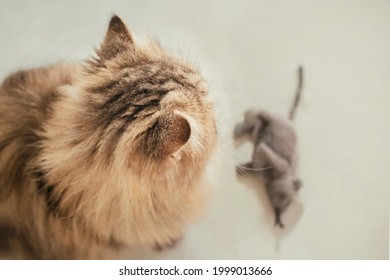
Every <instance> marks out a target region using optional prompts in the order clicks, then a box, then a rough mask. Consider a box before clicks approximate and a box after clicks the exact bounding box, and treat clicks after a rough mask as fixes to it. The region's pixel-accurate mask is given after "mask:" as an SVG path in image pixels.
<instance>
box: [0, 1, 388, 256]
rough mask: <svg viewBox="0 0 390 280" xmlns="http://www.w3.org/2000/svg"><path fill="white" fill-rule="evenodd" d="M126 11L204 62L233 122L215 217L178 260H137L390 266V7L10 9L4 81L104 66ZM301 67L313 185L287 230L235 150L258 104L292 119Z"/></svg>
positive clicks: (207, 4) (3, 36) (48, 5)
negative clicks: (238, 130) (83, 65)
mask: <svg viewBox="0 0 390 280" xmlns="http://www.w3.org/2000/svg"><path fill="white" fill-rule="evenodd" d="M114 12H115V13H117V14H118V15H120V16H121V17H122V18H123V19H124V20H125V21H126V22H127V23H128V25H129V27H130V28H131V30H133V31H134V32H135V33H136V34H137V35H138V36H139V37H146V36H150V37H152V38H159V40H160V41H161V43H162V44H163V45H164V46H166V47H167V48H169V49H170V50H173V51H178V52H179V53H181V54H182V55H184V56H186V57H187V58H188V59H189V60H190V61H193V62H194V63H195V64H197V65H198V66H199V68H200V69H201V71H202V72H203V73H204V74H205V76H206V78H207V79H208V81H209V82H210V84H211V93H212V94H216V95H218V96H219V103H221V105H224V106H222V107H221V108H222V110H221V111H222V115H221V116H220V117H219V120H221V121H222V122H223V123H225V126H224V129H222V132H223V133H222V134H223V135H222V136H221V139H220V140H221V144H222V146H223V149H222V150H223V153H222V154H219V159H222V163H221V165H220V166H219V170H220V171H221V172H219V173H215V174H213V178H214V181H215V185H216V187H217V189H216V192H215V197H214V200H213V203H212V204H211V205H210V209H209V210H208V212H207V214H206V215H205V217H204V218H203V219H202V220H201V221H200V222H199V223H198V224H196V225H193V226H190V227H189V228H188V231H187V234H186V236H185V238H184V240H183V241H182V243H181V244H180V245H179V246H178V247H176V248H175V249H172V250H168V251H165V252H162V253H155V252H152V251H148V250H147V251H145V250H141V249H139V250H135V251H127V252H124V253H123V257H124V258H152V259H154V258H157V259H160V258H161V259H165V258H166V259H387V258H388V257H389V252H388V248H389V236H388V231H389V226H388V224H389V204H390V186H389V181H390V180H389V173H390V148H389V142H390V16H389V15H390V1H386V0H384V1H373V0H371V1H369V0H367V1H358V0H356V1H309V0H308V1H304V0H298V1H255V0H253V1H250V0H245V1H223V0H213V1H210V0H208V1H206V0H197V1H129V0H126V1H124V0H120V1H96V0H93V1H92V0H88V1H86V0H84V1H76V0H72V1H61V2H60V1H49V0H46V1H28V0H25V1H18V0H14V1H5V0H0V77H1V78H3V77H5V75H7V74H8V73H10V72H12V71H14V70H17V69H19V68H26V67H33V66H38V65H42V64H47V63H52V62H57V61H60V60H65V61H77V60H79V59H84V58H86V57H88V56H90V55H92V54H93V47H97V46H98V44H99V43H100V41H101V39H102V37H103V35H104V32H105V29H106V27H107V23H108V20H109V18H110V16H111V14H113V13H114ZM299 64H302V65H304V68H305V75H306V77H305V78H306V84H305V90H304V93H303V100H302V103H301V106H300V108H299V110H298V113H297V118H296V121H295V124H296V127H297V131H298V134H299V141H300V142H299V149H300V153H301V156H300V171H299V173H300V175H301V177H302V180H303V182H304V185H303V188H302V189H301V191H300V195H299V201H298V202H297V203H296V204H295V205H293V206H292V207H291V209H290V210H289V212H288V213H286V215H285V216H284V217H283V219H284V221H285V223H286V225H287V228H286V229H285V230H284V231H279V230H275V229H274V227H273V217H272V213H271V212H270V209H269V205H268V204H267V203H268V202H267V200H265V199H264V193H262V191H261V188H260V187H259V186H255V188H250V187H248V186H247V184H245V183H244V182H241V181H239V180H238V179H237V178H236V176H235V164H237V163H241V162H246V161H247V160H249V157H250V154H251V148H252V147H251V146H250V145H244V146H242V147H241V148H240V149H236V148H234V147H233V145H232V144H231V132H232V129H233V127H234V124H235V123H236V122H238V121H240V120H241V118H242V114H243V112H244V111H245V110H247V109H248V108H250V107H256V108H263V109H267V110H270V111H273V112H276V113H279V114H281V115H287V111H288V108H289V106H290V103H291V99H292V97H293V93H294V91H295V86H296V69H297V66H298V65H299ZM252 185H253V184H252ZM255 185H256V184H255Z"/></svg>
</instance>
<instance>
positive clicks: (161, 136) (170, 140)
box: [144, 114, 191, 159]
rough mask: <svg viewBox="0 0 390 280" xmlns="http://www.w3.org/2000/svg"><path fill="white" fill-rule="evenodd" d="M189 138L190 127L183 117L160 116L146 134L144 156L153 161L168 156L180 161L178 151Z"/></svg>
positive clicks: (173, 115) (172, 115) (175, 115)
mask: <svg viewBox="0 0 390 280" xmlns="http://www.w3.org/2000/svg"><path fill="white" fill-rule="evenodd" d="M190 136H191V126H190V124H189V123H188V121H187V120H186V119H185V118H184V117H182V116H179V115H177V114H170V115H163V116H160V117H159V118H158V119H157V121H156V122H155V123H154V125H153V126H152V127H151V128H149V130H148V132H147V135H146V137H147V138H146V141H145V142H144V145H145V151H146V154H147V155H149V156H151V157H152V158H155V159H164V158H166V157H168V156H172V157H174V158H176V159H180V150H181V149H182V148H183V147H184V145H185V144H186V143H187V142H188V140H189V138H190Z"/></svg>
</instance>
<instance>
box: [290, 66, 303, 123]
mask: <svg viewBox="0 0 390 280" xmlns="http://www.w3.org/2000/svg"><path fill="white" fill-rule="evenodd" d="M302 89H303V66H302V65H301V66H299V68H298V87H297V91H296V92H295V98H294V102H293V104H292V106H291V109H290V113H289V115H288V119H289V120H294V117H295V112H296V110H297V107H298V105H299V102H300V100H301V95H302Z"/></svg>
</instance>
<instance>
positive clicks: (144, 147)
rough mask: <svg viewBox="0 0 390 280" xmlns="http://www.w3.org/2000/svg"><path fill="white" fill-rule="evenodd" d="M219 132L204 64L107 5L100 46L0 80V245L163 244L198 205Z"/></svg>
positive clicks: (66, 254) (61, 249) (46, 251)
mask: <svg viewBox="0 0 390 280" xmlns="http://www.w3.org/2000/svg"><path fill="white" fill-rule="evenodd" d="M216 140H217V138H216V126H215V119H214V108H213V104H212V103H211V102H210V101H209V99H208V92H207V86H206V84H205V82H204V80H203V79H202V77H201V76H200V74H199V73H198V72H197V71H196V70H194V69H193V68H192V67H191V66H189V65H188V64H187V63H185V62H184V61H182V60H181V59H179V58H176V57H175V56H174V55H172V54H169V53H167V52H165V51H164V50H163V49H162V48H161V47H160V46H159V45H158V44H156V43H150V44H149V45H146V46H140V45H138V44H137V43H136V42H134V39H133V37H132V35H131V34H130V32H129V31H128V29H127V27H126V25H125V24H124V23H123V21H122V20H121V19H120V18H119V17H117V16H113V17H112V19H111V21H110V24H109V27H108V31H107V33H106V36H105V38H104V40H103V43H102V44H101V46H100V48H99V49H98V50H97V56H96V57H94V58H91V59H89V60H88V61H87V62H85V63H84V64H83V63H80V64H75V65H64V64H57V65H52V66H48V67H42V68H36V69H31V70H25V71H19V72H17V73H14V74H12V75H10V76H9V77H7V78H6V79H5V80H4V81H3V83H2V85H1V87H0V255H1V251H3V252H4V251H5V250H10V251H11V254H12V257H14V258H44V259H87V258H93V259H96V258H114V257H116V254H117V252H118V250H119V249H121V248H124V247H132V246H138V245H142V246H151V247H155V246H158V247H164V246H169V245H170V243H172V242H173V241H174V240H176V239H178V238H180V237H181V236H182V234H183V231H184V227H185V225H186V224H187V223H188V222H191V221H193V220H194V219H196V218H197V217H198V215H199V214H200V212H201V209H202V208H203V207H204V203H205V201H206V200H207V197H208V189H209V188H208V185H207V183H206V182H205V178H204V177H205V176H204V171H205V168H206V164H207V162H208V160H209V158H210V156H211V154H212V151H213V149H214V146H215V144H216ZM12 244H18V245H17V246H16V245H15V246H13V245H12ZM19 249H20V250H19Z"/></svg>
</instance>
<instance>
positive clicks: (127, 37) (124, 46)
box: [97, 15, 134, 60]
mask: <svg viewBox="0 0 390 280" xmlns="http://www.w3.org/2000/svg"><path fill="white" fill-rule="evenodd" d="M133 46H134V41H133V37H132V36H131V34H130V32H129V30H128V29H127V27H126V24H125V23H124V22H123V21H122V20H121V19H120V18H119V17H118V16H117V15H113V16H112V18H111V20H110V23H109V25H108V30H107V33H106V36H105V37H104V40H103V42H102V44H101V46H100V48H99V49H98V51H97V54H98V56H99V58H100V59H103V60H104V59H110V58H112V57H114V56H116V55H117V54H118V53H120V52H123V51H125V50H128V49H131V48H132V47H133Z"/></svg>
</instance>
